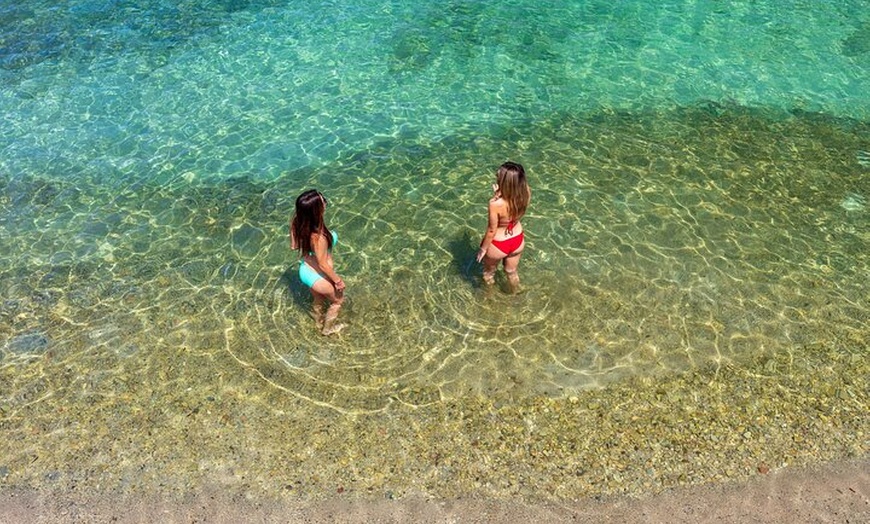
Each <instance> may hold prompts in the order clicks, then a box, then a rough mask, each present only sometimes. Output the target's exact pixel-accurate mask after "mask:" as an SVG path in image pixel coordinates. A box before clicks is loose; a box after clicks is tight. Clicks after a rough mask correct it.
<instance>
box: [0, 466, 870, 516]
mask: <svg viewBox="0 0 870 524" xmlns="http://www.w3.org/2000/svg"><path fill="white" fill-rule="evenodd" d="M524 521H525V522H540V523H559V522H590V523H592V522H595V523H598V522H614V523H616V522H619V523H633V522H651V523H654V522H669V523H670V522H740V523H754V522H764V523H779V522H783V523H786V522H787V523H804V522H806V523H811V522H812V523H815V522H842V523H858V522H868V521H870V459H868V458H864V459H862V460H857V461H849V462H840V463H833V464H826V465H822V466H816V467H810V468H800V469H795V468H784V469H781V470H778V471H770V472H769V473H767V474H762V473H759V475H758V476H757V477H755V478H754V479H751V480H749V481H748V482H743V483H723V484H708V485H702V486H693V487H688V488H680V489H673V490H669V491H665V492H663V493H660V494H658V495H654V496H650V497H640V498H629V497H612V498H588V499H580V500H576V501H568V502H562V503H524V502H521V501H517V500H493V499H463V498H456V499H449V500H439V499H431V498H426V497H423V496H415V495H413V494H411V495H409V496H407V497H405V498H402V499H399V500H386V499H381V500H372V499H363V498H353V497H350V496H348V497H342V494H337V495H335V496H333V498H331V499H327V500H324V501H320V502H316V503H304V502H299V501H294V500H293V499H292V498H287V499H282V500H256V499H253V498H251V497H242V496H228V495H227V494H226V492H221V491H219V490H204V491H202V492H200V493H197V494H190V495H179V497H178V498H175V499H172V498H167V497H157V496H150V495H148V494H138V495H137V494H125V495H121V496H115V495H113V494H112V493H101V494H95V495H84V494H79V493H74V492H68V493H65V494H63V493H62V494H58V493H56V492H47V491H27V490H5V491H3V492H0V522H2V523H7V522H8V523H55V522H63V523H67V522H89V523H90V522H119V523H127V522H171V523H175V522H177V523H193V522H197V523H223V522H227V523H229V522H262V523H271V522H306V523H325V522H347V523H355V522H435V523H440V522H445V523H446V522H494V523H501V522H504V523H508V522H511V523H513V522H524Z"/></svg>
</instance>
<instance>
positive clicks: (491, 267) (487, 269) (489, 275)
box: [483, 253, 498, 286]
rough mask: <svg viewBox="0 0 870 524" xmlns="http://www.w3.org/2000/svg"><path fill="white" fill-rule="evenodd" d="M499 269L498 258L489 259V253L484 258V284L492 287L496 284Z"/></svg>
mask: <svg viewBox="0 0 870 524" xmlns="http://www.w3.org/2000/svg"><path fill="white" fill-rule="evenodd" d="M497 267H498V259H497V258H489V253H487V254H486V256H485V257H483V283H484V284H486V285H488V286H491V285H493V284H495V270H496V268H497Z"/></svg>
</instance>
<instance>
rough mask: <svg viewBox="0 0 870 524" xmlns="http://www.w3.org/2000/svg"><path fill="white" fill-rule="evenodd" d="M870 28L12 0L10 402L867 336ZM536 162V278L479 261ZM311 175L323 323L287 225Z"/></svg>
mask: <svg viewBox="0 0 870 524" xmlns="http://www.w3.org/2000/svg"><path fill="white" fill-rule="evenodd" d="M868 42H870V3H868V2H866V1H857V0H852V1H845V2H837V3H824V2H799V1H765V2H737V1H734V2H710V1H703V0H696V1H694V2H642V1H626V2H605V1H585V2H526V1H520V0H514V1H510V2H471V1H468V2H458V1H453V2H450V1H447V2H445V1H439V2H428V1H427V2H401V1H394V2H383V1H378V2H375V1H371V0H356V1H353V2H314V3H312V2H296V1H293V0H290V1H283V2H281V1H267V0H264V1H242V0H239V1H229V0H228V1H224V2H204V1H203V2H196V1H190V2H180V3H178V2H156V1H155V2H138V1H108V0H105V1H93V2H83V1H76V2H71V3H54V2H36V1H28V2H24V3H22V2H18V3H16V4H15V5H4V6H2V7H0V44H2V45H0V111H2V114H3V124H4V125H2V126H0V150H2V155H0V206H2V213H0V242H2V246H3V249H2V253H0V296H2V304H0V319H2V323H0V354H2V360H0V369H2V371H3V388H2V389H3V393H2V395H0V396H2V398H3V407H2V421H3V423H4V424H5V425H6V427H7V428H8V427H22V426H21V424H23V422H22V421H23V420H25V419H27V416H28V415H27V413H29V410H31V409H37V410H38V409H51V408H56V407H57V406H64V410H66V409H69V411H70V412H71V413H72V412H76V411H77V410H78V411H80V412H81V413H91V412H90V411H89V410H90V409H92V408H93V406H94V405H95V404H94V398H95V397H94V394H95V393H93V392H94V391H99V392H100V393H99V395H104V396H105V398H112V399H115V400H117V401H120V400H123V399H125V398H129V390H128V389H127V386H123V385H124V384H130V383H131V382H135V381H139V382H141V383H143V384H147V385H149V388H151V389H150V391H152V393H151V395H152V396H151V397H149V398H152V399H153V404H152V405H151V408H153V409H155V410H158V411H159V410H169V411H171V410H172V409H174V408H173V406H174V404H172V403H171V401H170V400H161V399H162V398H163V397H164V396H166V398H167V399H169V398H175V397H174V396H173V395H175V393H174V392H176V391H194V392H195V391H198V390H210V388H213V387H215V384H220V385H223V384H227V383H229V382H232V381H233V380H236V379H235V378H231V377H247V379H248V380H249V381H248V382H246V383H245V385H244V387H242V386H233V387H234V388H237V389H238V391H243V392H244V393H243V396H244V397H245V398H247V399H250V400H251V401H252V402H255V401H256V399H260V398H261V397H262V396H266V395H269V396H271V395H277V396H278V398H285V399H286V401H287V402H294V403H297V402H298V403H300V404H294V406H296V408H294V409H303V408H300V407H299V405H302V406H309V408H310V409H312V410H319V409H320V408H327V411H328V412H329V411H334V412H335V413H338V414H362V413H370V414H371V413H379V412H380V413H388V412H390V410H391V409H394V408H395V409H398V408H400V407H408V406H410V407H413V408H422V407H426V406H434V405H438V404H440V403H443V402H449V401H457V400H460V401H461V400H462V399H466V398H479V397H483V398H488V399H494V401H495V402H496V403H497V404H498V405H500V406H505V405H510V404H511V403H512V402H520V401H526V400H528V399H530V398H531V399H534V398H543V397H546V398H551V399H562V398H570V397H571V396H572V395H576V394H578V393H579V392H585V391H590V390H599V389H602V390H604V389H606V388H607V386H608V385H613V384H620V383H622V382H623V381H625V380H629V379H632V378H634V379H637V378H640V379H642V380H656V379H657V377H672V376H675V375H677V374H679V373H683V372H686V371H691V370H698V369H717V368H719V367H720V366H725V365H729V366H737V367H738V368H740V366H743V365H749V363H757V362H758V359H759V358H769V359H771V360H770V362H780V361H782V359H783V358H785V359H786V360H789V361H800V360H801V358H802V354H804V353H805V352H806V351H807V348H810V347H814V348H815V347H836V348H844V350H845V351H848V352H851V353H854V354H855V355H858V356H859V357H858V358H863V357H862V356H863V355H864V354H865V352H866V348H867V325H868V316H870V315H868V312H870V303H868V296H870V294H868V287H867V278H866V275H868V274H870V258H868V253H870V249H868V247H870V246H868V245H870V227H868V226H870V214H868V206H867V200H868V198H870V83H868V78H870V46H868ZM508 159H511V160H514V161H518V162H521V163H523V164H524V165H525V166H526V167H527V169H528V172H529V175H530V180H531V185H532V189H533V201H532V205H531V208H530V212H529V215H528V216H527V217H526V219H525V220H524V226H525V228H526V230H527V235H528V249H527V252H526V253H525V254H524V258H523V261H522V263H521V270H520V274H521V278H522V282H523V292H522V293H520V294H519V295H516V296H510V295H507V294H506V293H505V292H504V284H505V282H504V281H503V279H501V277H500V279H499V281H498V285H497V286H496V287H495V288H494V289H484V288H482V287H481V285H480V281H479V271H480V269H479V266H477V265H476V264H475V263H474V260H473V256H474V252H475V248H476V246H477V243H478V242H479V239H480V235H481V234H482V232H483V226H484V224H485V212H486V201H487V199H488V197H489V191H490V189H489V188H490V185H491V183H492V180H493V177H494V173H495V169H496V168H497V166H498V165H499V164H500V163H501V162H503V161H505V160H508ZM310 187H317V188H319V189H321V190H322V191H323V192H324V193H325V194H326V195H327V197H328V198H329V200H330V203H331V205H330V208H329V210H328V217H327V219H328V221H329V223H330V225H331V226H332V227H334V228H335V229H337V230H338V232H339V234H340V237H341V241H340V243H339V245H338V246H337V248H336V257H337V258H336V263H337V267H338V270H339V273H340V274H341V275H342V276H343V277H344V278H345V280H346V282H347V283H348V296H349V301H348V305H347V307H346V308H345V310H344V311H343V313H342V317H343V318H344V321H345V322H347V323H348V328H347V329H346V330H345V331H343V332H342V333H341V334H340V335H339V336H337V337H333V338H329V339H324V338H323V337H320V336H319V335H318V334H317V333H316V331H315V329H314V326H313V322H312V321H311V319H310V318H309V317H308V309H309V307H310V298H309V296H308V293H307V291H306V290H305V289H304V288H303V287H301V284H300V283H299V282H298V279H297V278H296V276H295V270H296V261H295V255H294V254H293V253H292V252H290V250H289V248H288V241H287V236H286V235H287V221H288V219H289V217H290V214H291V213H292V206H293V202H294V199H295V197H296V195H298V194H299V193H300V192H301V191H303V190H305V189H308V188H310ZM186 366H190V368H193V367H197V369H198V371H197V373H194V374H193V375H189V374H188V373H189V371H188V370H189V369H190V368H187V367H186ZM767 371H769V374H770V375H771V376H774V377H775V376H777V374H784V373H787V371H785V370H783V368H782V367H779V368H777V367H775V366H774V365H773V364H771V367H770V369H768V370H767ZM190 373H192V372H190ZM853 378H854V379H855V380H856V381H857V382H858V383H859V385H860V377H853ZM239 380H241V379H239ZM233 384H235V382H233ZM227 387H229V386H227ZM270 398H274V397H270ZM271 407H272V408H273V409H275V411H276V412H280V413H284V411H282V410H286V409H289V408H287V407H286V406H278V405H272V406H271ZM94 409H96V408H94ZM317 413H320V412H319V411H318V412H317ZM82 416H83V417H84V416H85V415H82ZM88 416H91V417H97V415H93V413H91V414H90V415H88ZM317 416H323V415H322V414H321V415H317ZM102 417H104V418H99V417H97V418H98V419H99V420H102V421H103V423H106V424H109V425H110V426H115V425H118V424H121V423H122V422H121V421H126V422H129V423H130V424H132V425H134V426H135V425H138V424H139V422H135V421H134V422H130V420H129V419H128V418H125V417H126V415H124V414H122V413H115V412H107V413H104V414H103V415H102ZM327 419H328V416H327V418H325V419H322V420H327ZM74 424H76V423H74ZM64 434H66V433H64ZM58 435H59V433H57V432H55V433H54V437H55V438H59V437H58ZM64 438H66V437H64ZM70 438H72V437H70ZM40 442H42V441H40ZM45 442H52V441H51V440H47V441H45ZM77 442H80V441H77ZM32 445H34V446H39V444H32ZM44 445H45V446H49V444H47V443H46V444H44ZM174 445H175V444H174V443H173V442H169V443H167V444H166V446H167V447H168V448H167V449H171V448H172V447H173V446H174ZM74 447H75V446H74ZM15 456H16V458H15V459H14V460H13V459H4V460H6V461H7V463H8V464H13V465H14V464H17V463H18V462H16V461H19V462H21V463H22V464H23V463H24V462H23V461H25V457H23V456H19V455H15ZM252 460H253V459H252ZM0 466H2V464H0ZM9 467H10V468H12V469H13V470H14V466H9ZM2 476H3V477H5V476H6V474H4V475H2Z"/></svg>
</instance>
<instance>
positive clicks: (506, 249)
mask: <svg viewBox="0 0 870 524" xmlns="http://www.w3.org/2000/svg"><path fill="white" fill-rule="evenodd" d="M522 244H523V234H522V233H520V234H519V235H516V236H512V237H510V238H506V239H504V240H493V241H492V245H494V246H495V248H496V249H498V250H499V251H501V252H502V253H504V254H505V255H510V254H512V253H513V252H514V251H516V250H517V249H519V247H520V246H521V245H522Z"/></svg>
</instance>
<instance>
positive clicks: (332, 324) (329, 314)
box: [321, 301, 344, 335]
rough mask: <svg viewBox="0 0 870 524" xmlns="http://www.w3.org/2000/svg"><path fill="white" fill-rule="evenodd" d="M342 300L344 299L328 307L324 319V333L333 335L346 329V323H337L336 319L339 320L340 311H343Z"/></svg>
mask: <svg viewBox="0 0 870 524" xmlns="http://www.w3.org/2000/svg"><path fill="white" fill-rule="evenodd" d="M341 302H342V301H338V302H333V303H332V304H330V305H329V307H328V308H327V309H326V318H325V319H324V321H323V330H322V331H321V333H322V334H324V335H332V334H334V333H338V332H339V331H341V330H342V329H344V324H338V323H336V320H338V312H339V311H341Z"/></svg>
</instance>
